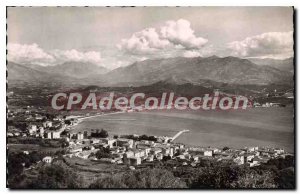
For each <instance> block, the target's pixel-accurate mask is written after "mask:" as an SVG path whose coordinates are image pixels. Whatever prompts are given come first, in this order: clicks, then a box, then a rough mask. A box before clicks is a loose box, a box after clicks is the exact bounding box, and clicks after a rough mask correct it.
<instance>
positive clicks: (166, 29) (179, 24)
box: [161, 19, 208, 49]
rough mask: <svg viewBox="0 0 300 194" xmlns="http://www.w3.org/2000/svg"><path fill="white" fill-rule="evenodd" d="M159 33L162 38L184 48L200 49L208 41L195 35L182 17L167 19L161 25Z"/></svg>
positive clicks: (189, 24) (188, 23)
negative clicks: (172, 19) (175, 19)
mask: <svg viewBox="0 0 300 194" xmlns="http://www.w3.org/2000/svg"><path fill="white" fill-rule="evenodd" d="M161 34H162V37H163V38H165V39H167V40H169V41H170V42H172V43H173V44H175V45H181V46H183V47H184V48H186V49H200V48H201V47H203V46H204V45H205V44H206V43H207V42H208V40H207V39H204V38H202V37H196V36H195V34H194V30H192V28H191V23H190V22H189V21H187V20H184V19H180V20H177V21H167V22H166V25H165V26H163V27H161Z"/></svg>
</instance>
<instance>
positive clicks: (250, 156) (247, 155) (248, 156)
mask: <svg viewBox="0 0 300 194" xmlns="http://www.w3.org/2000/svg"><path fill="white" fill-rule="evenodd" d="M253 158H254V154H249V153H246V154H244V161H245V162H250V161H251V160H252V159H253Z"/></svg>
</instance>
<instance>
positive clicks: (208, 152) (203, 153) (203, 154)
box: [199, 150, 213, 156]
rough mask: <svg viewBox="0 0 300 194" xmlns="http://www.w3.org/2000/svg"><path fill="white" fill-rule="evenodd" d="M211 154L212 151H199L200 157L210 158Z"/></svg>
mask: <svg viewBox="0 0 300 194" xmlns="http://www.w3.org/2000/svg"><path fill="white" fill-rule="evenodd" d="M212 154H213V152H212V150H201V151H199V155H202V156H212Z"/></svg>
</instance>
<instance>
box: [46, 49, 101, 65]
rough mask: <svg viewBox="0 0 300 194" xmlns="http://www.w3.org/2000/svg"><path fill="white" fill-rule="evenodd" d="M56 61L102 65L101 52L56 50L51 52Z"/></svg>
mask: <svg viewBox="0 0 300 194" xmlns="http://www.w3.org/2000/svg"><path fill="white" fill-rule="evenodd" d="M51 53H52V54H53V56H54V57H55V59H56V60H57V61H58V62H59V63H62V62H66V61H76V62H89V63H94V64H97V63H100V62H101V55H100V53H99V52H95V51H88V52H80V51H77V50H75V49H72V50H66V51H64V50H54V51H52V52H51Z"/></svg>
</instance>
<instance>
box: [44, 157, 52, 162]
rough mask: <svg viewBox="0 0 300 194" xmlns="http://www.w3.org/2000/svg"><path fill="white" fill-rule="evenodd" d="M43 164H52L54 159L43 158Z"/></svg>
mask: <svg viewBox="0 0 300 194" xmlns="http://www.w3.org/2000/svg"><path fill="white" fill-rule="evenodd" d="M43 162H45V163H51V162H52V157H51V156H46V157H45V158H43Z"/></svg>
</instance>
